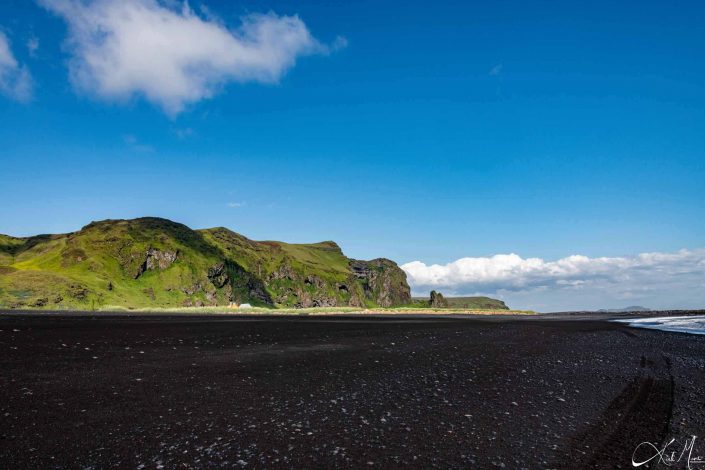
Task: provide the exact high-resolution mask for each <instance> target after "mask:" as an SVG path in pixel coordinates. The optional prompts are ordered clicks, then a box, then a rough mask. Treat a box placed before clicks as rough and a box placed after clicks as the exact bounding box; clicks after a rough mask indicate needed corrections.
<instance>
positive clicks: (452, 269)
mask: <svg viewBox="0 0 705 470" xmlns="http://www.w3.org/2000/svg"><path fill="white" fill-rule="evenodd" d="M402 269H404V271H406V273H407V276H408V278H409V283H410V284H411V286H412V289H413V290H414V292H417V293H419V294H420V293H424V292H427V291H428V290H429V289H437V290H441V291H443V292H447V293H448V294H452V295H474V294H485V295H499V296H500V297H502V296H503V297H505V298H514V299H520V298H525V299H528V298H531V299H532V300H531V301H530V302H531V303H532V305H529V307H535V306H536V305H537V304H536V302H537V301H538V300H537V299H539V298H540V297H542V298H543V300H542V305H543V306H542V309H547V308H548V309H576V308H599V307H611V306H614V305H604V302H621V301H625V302H627V301H629V302H630V303H634V302H639V301H644V302H646V303H648V302H651V303H652V305H647V307H648V306H653V307H657V308H665V307H667V306H692V307H697V306H700V307H705V304H703V305H700V304H698V302H702V299H703V298H704V297H705V295H703V292H704V291H705V249H699V250H681V251H678V252H675V253H642V254H640V255H637V256H630V257H614V258H604V257H603V258H589V257H587V256H581V255H573V256H568V257H567V258H562V259H559V260H557V261H545V260H543V259H540V258H522V257H520V256H518V255H516V254H508V255H505V254H502V255H495V256H491V257H485V258H461V259H458V260H456V261H453V262H452V263H448V264H444V265H438V264H434V265H430V266H429V265H426V264H424V263H422V262H420V261H413V262H411V263H406V264H404V265H403V266H402ZM538 293H540V296H539V295H533V294H538ZM571 298H572V299H575V300H574V301H573V302H572V303H571V301H570V299H571ZM578 299H579V300H580V302H582V304H579V302H578ZM659 299H660V300H659ZM661 301H665V302H666V303H660V302H661ZM669 301H670V302H671V303H670V304H669V303H667V302H669ZM654 302H657V303H658V305H656V304H654ZM617 306H619V305H617Z"/></svg>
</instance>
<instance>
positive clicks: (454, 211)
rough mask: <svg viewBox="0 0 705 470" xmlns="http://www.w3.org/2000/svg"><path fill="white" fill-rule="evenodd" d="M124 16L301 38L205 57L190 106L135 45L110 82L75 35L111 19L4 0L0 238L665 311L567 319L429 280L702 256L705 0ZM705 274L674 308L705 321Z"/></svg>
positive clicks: (242, 8) (475, 285) (600, 298)
mask: <svg viewBox="0 0 705 470" xmlns="http://www.w3.org/2000/svg"><path fill="white" fill-rule="evenodd" d="M132 3H134V4H135V5H138V6H141V7H143V8H142V10H140V11H143V10H144V11H147V12H152V13H155V12H156V13H155V14H161V15H162V16H163V15H167V16H165V18H166V17H169V18H171V17H170V16H168V15H174V18H184V17H189V18H191V19H194V18H196V19H197V21H200V22H201V23H203V24H205V25H206V26H207V27H208V28H210V29H209V30H208V31H210V30H213V31H215V30H216V29H217V30H218V31H221V32H222V31H225V32H226V33H228V32H230V33H232V36H233V37H235V38H236V39H234V40H233V39H232V38H229V37H223V38H222V40H223V44H224V48H225V49H224V50H226V49H228V47H230V48H232V47H231V46H233V45H237V43H236V42H233V41H237V40H238V39H237V38H238V37H241V36H242V35H243V34H244V33H243V30H242V29H239V28H240V27H241V21H242V18H243V16H246V15H252V14H258V13H259V14H265V16H261V15H260V16H254V17H253V16H249V17H247V16H246V18H250V20H251V21H253V22H255V23H257V24H263V23H266V25H267V26H271V25H274V26H276V25H278V24H280V23H281V21H283V20H282V19H283V18H287V17H293V16H294V15H298V21H299V22H300V23H296V24H293V25H289V27H290V29H289V30H287V31H290V32H292V34H293V33H296V34H298V35H297V36H295V37H294V36H292V37H294V39H292V40H291V41H289V42H284V41H278V40H277V39H274V40H272V41H271V43H267V44H265V45H264V46H263V49H257V51H256V52H261V51H265V52H266V53H267V54H270V52H271V57H274V58H273V59H271V60H272V62H269V63H267V64H266V65H265V66H261V65H257V64H254V63H253V64H254V65H253V64H250V65H247V60H245V65H242V63H243V62H242V60H243V59H242V57H243V56H238V55H234V56H233V60H234V62H233V63H230V62H228V63H221V62H218V61H216V59H214V58H212V57H208V56H207V54H206V53H209V51H210V49H208V48H207V47H211V46H204V47H205V49H203V51H205V52H203V53H204V54H206V56H205V57H204V56H198V57H197V59H198V60H196V59H193V58H191V59H192V60H193V61H194V62H193V63H191V64H190V66H193V67H202V68H203V70H206V69H207V72H202V73H201V72H199V75H198V77H197V79H196V78H193V76H192V77H191V79H193V80H197V81H196V83H197V85H198V86H200V87H201V88H202V89H199V91H198V93H197V94H196V96H195V97H194V96H190V97H184V96H182V95H179V93H185V92H183V91H179V89H178V86H177V85H178V84H174V83H173V81H174V76H173V75H167V74H166V72H165V70H167V69H166V68H165V66H164V64H162V63H161V62H160V63H156V62H155V61H153V60H151V61H150V60H137V59H138V57H137V56H138V55H139V54H141V53H142V52H143V51H141V50H139V48H138V50H136V52H134V53H132V52H130V51H128V53H129V54H128V57H129V60H130V61H129V63H122V64H121V65H117V66H115V67H117V68H116V69H115V70H113V69H109V70H108V72H109V74H108V76H107V77H106V76H100V75H98V74H97V72H96V71H95V70H94V69H90V67H87V66H86V64H90V60H91V56H90V53H92V52H93V53H94V52H96V51H97V52H98V55H99V56H100V54H103V53H105V50H103V49H100V48H98V49H94V48H95V44H91V40H93V39H92V38H91V37H88V36H89V35H87V34H86V31H87V28H89V27H88V26H86V25H85V24H77V20H76V19H75V18H77V17H78V16H80V15H83V16H81V18H83V19H84V20H85V22H86V23H87V22H90V21H95V22H101V21H103V22H104V21H108V20H106V19H105V16H106V15H105V12H106V11H109V4H111V2H109V1H107V0H101V1H98V2H88V3H75V2H71V1H68V0H42V1H40V2H36V3H35V2H29V1H28V2H0V32H2V34H3V36H4V38H5V42H6V43H7V45H8V49H9V51H10V53H11V54H12V58H13V59H14V63H9V62H8V61H7V60H6V61H5V66H4V67H5V68H4V69H3V65H2V64H3V61H2V54H1V50H0V90H2V91H3V92H4V96H2V97H0V122H2V126H0V166H1V168H0V198H1V200H2V201H3V204H2V205H0V233H8V234H12V235H30V234H36V233H45V232H66V231H72V230H75V229H77V228H79V227H81V226H83V225H85V224H86V223H88V222H89V221H91V220H98V219H105V218H129V217H137V216H144V215H155V216H162V217H167V218H171V219H173V220H177V221H180V222H183V223H185V224H187V225H189V226H191V227H195V228H200V227H211V226H220V225H223V226H227V227H229V228H231V229H233V230H235V231H238V232H241V233H243V234H245V235H247V236H249V237H251V238H254V239H279V240H286V241H291V242H307V241H317V240H325V239H332V240H336V241H337V242H338V243H339V244H340V245H341V246H342V247H343V249H344V251H345V252H346V254H348V255H349V256H352V257H357V258H373V257H378V256H384V257H388V258H391V259H394V260H396V261H398V262H399V263H407V262H412V261H420V262H421V263H423V265H424V267H422V268H419V269H420V270H421V271H423V272H416V274H418V275H419V277H420V278H424V279H426V281H424V283H421V282H419V283H418V284H417V286H416V287H417V288H418V290H419V291H420V290H422V289H423V290H425V289H426V288H427V287H430V286H440V287H443V288H444V289H445V290H446V291H452V292H454V293H458V294H467V293H489V294H495V295H497V294H498V293H499V294H501V295H503V296H504V297H505V298H508V299H513V300H515V301H518V302H520V303H523V304H522V305H517V306H522V307H523V306H529V307H537V306H539V307H540V308H543V309H560V308H577V307H580V306H583V305H585V306H586V308H588V307H592V306H600V305H601V303H603V302H607V303H610V305H606V306H607V307H611V306H614V305H612V304H614V303H617V304H619V303H624V302H631V301H634V302H638V301H641V300H644V301H646V302H648V301H651V302H652V303H657V301H656V299H658V298H661V296H662V294H663V292H660V293H658V295H657V293H656V292H654V291H652V292H651V293H650V294H649V295H651V297H649V295H647V294H644V293H641V294H639V293H636V294H634V292H633V289H632V290H631V291H630V293H629V294H628V295H626V297H620V296H619V295H621V294H619V295H618V294H617V293H615V294H614V297H610V296H606V297H605V295H603V294H604V291H603V290H595V289H597V288H595V289H593V290H592V291H590V292H592V293H591V294H590V295H587V294H585V296H584V298H583V297H580V298H581V300H580V305H576V302H574V301H572V300H570V299H571V298H576V297H575V296H576V293H575V291H570V292H568V291H566V290H565V288H563V287H558V285H557V284H555V283H553V282H554V281H555V279H554V280H553V281H551V282H548V283H546V284H545V285H544V284H541V282H544V281H543V280H541V282H539V288H540V289H548V290H549V291H550V292H549V293H548V294H547V293H545V290H544V291H541V290H539V291H537V290H536V286H535V285H534V284H531V283H530V285H529V284H521V285H520V286H518V287H517V286H516V285H495V284H491V285H489V284H483V283H482V282H476V281H477V280H476V279H475V278H472V277H471V278H470V279H469V280H467V279H466V280H465V281H462V282H461V281H459V280H457V279H456V278H457V276H456V277H453V274H452V273H451V274H447V275H444V276H441V277H440V278H439V277H436V278H433V279H435V280H434V281H433V282H435V284H434V283H431V281H430V280H428V279H429V278H428V276H426V277H423V276H424V275H426V274H428V272H427V271H424V270H428V268H429V267H430V266H431V265H433V264H438V265H441V266H446V265H447V263H452V262H454V261H455V260H457V259H460V258H465V257H469V258H472V259H490V260H492V259H494V258H492V257H493V256H495V255H498V254H510V253H516V254H517V255H519V256H520V257H521V258H522V259H524V260H525V259H529V258H541V259H543V260H546V262H549V261H555V260H559V259H564V258H566V257H568V256H570V255H576V254H579V255H585V256H587V257H589V258H590V259H594V258H599V257H610V258H616V257H627V258H629V259H632V258H633V257H635V256H638V255H639V254H641V253H646V252H662V253H676V252H677V251H678V250H681V249H687V250H695V251H692V252H693V253H699V252H698V251H697V250H698V249H699V248H703V247H705V242H704V241H703V234H705V184H703V181H705V154H704V152H705V86H704V84H705V61H704V60H703V58H704V57H705V28H703V24H705V4H703V3H702V2H683V3H680V4H679V5H678V7H677V8H675V7H673V6H671V5H669V4H668V3H667V2H648V1H646V2H644V1H642V2H600V1H591V2H509V1H498V2H442V1H438V2H432V3H429V2H416V1H405V2H371V1H370V2H349V1H328V2H320V1H299V2H284V1H281V2H279V1H271V2H218V1H215V0H207V1H205V2H203V3H200V2H190V4H189V7H190V12H185V11H184V9H183V6H182V5H181V4H180V2H162V3H156V1H151V0H139V1H138V0H132ZM529 3H531V5H529ZM76 8H78V9H80V11H78V13H77V11H76V10H75V9H76ZM101 8H102V9H101ZM71 9H74V10H71ZM79 13H80V15H79ZM155 17H156V16H155ZM71 18H73V19H71ZM149 18H152V17H151V16H149V17H147V16H145V21H146V22H147V23H145V24H147V25H148V26H147V28H151V27H152V26H151V25H149V23H148V20H149ZM252 18H254V19H252ZM72 21H73V23H72ZM116 21H118V20H116ZM106 25H107V26H106ZM99 26H101V27H102V28H104V29H105V28H112V27H115V28H118V27H122V25H119V24H118V25H117V26H116V24H115V23H101V24H100V25H99ZM159 27H160V26H159V25H156V24H155V25H154V28H155V30H156V28H159ZM81 28H83V29H81ZM116 30H117V29H116ZM120 31H122V32H123V33H124V34H127V33H125V30H124V29H121V30H120ZM160 31H161V30H160ZM165 31H166V29H165ZM88 32H90V30H88ZM304 32H305V33H306V34H308V36H306V35H305V34H304ZM277 34H278V33H277ZM302 34H303V35H302ZM221 36H222V35H221ZM181 37H184V36H183V35H181ZM218 37H220V36H218ZM196 39H198V38H194V40H196ZM190 44H191V43H186V44H185V45H182V46H183V47H190ZM292 44H294V45H292ZM182 46H179V45H177V44H175V43H170V42H169V41H167V42H166V43H165V45H164V47H165V50H164V54H165V55H162V54H160V55H159V58H160V59H161V58H162V57H166V58H167V59H168V58H169V57H172V56H170V55H169V54H174V55H173V57H175V58H174V59H173V60H174V61H175V62H166V65H173V63H179V62H178V60H181V59H183V57H182V56H181V55H179V54H180V52H179V51H175V50H173V49H174V48H176V47H182ZM226 46H227V47H226ZM170 48H171V49H170ZM145 49H146V48H145ZM228 50H229V49H228ZM282 50H284V52H281V51H282ZM280 52H281V53H280ZM198 53H200V52H198ZM130 54H131V55H130ZM145 54H146V53H145ZM225 55H226V56H227V54H225ZM146 57H147V58H148V59H149V56H148V55H147V56H146ZM189 57H190V56H189ZM180 58H181V59H180ZM287 58H288V59H290V60H288V61H287ZM133 59H134V60H133ZM165 60H166V59H165ZM238 61H239V62H238ZM8 64H9V65H8ZM111 64H112V63H111ZM135 64H137V65H135ZM113 65H114V64H113ZM111 66H112V65H111ZM138 66H139V67H141V68H139V70H138V69H137V68H136V67H138ZM121 67H122V68H121ZM248 67H249V68H248ZM3 70H4V72H3ZM87 70H88V71H87ZM3 73H4V75H3ZM23 74H24V75H23ZM130 74H132V75H130ZM86 75H88V76H87V77H86ZM203 76H205V77H206V78H205V79H203ZM3 77H4V78H3ZM115 77H118V78H120V77H123V78H124V77H126V78H125V80H126V81H125V82H124V83H119V84H117V85H116V84H115V82H114V80H117V79H118V78H115ZM145 77H146V79H145ZM3 80H4V82H3ZM198 80H206V83H205V84H204V83H203V82H202V81H198ZM3 83H4V86H2V84H3ZM187 84H188V85H191V84H192V83H191V82H188V83H187ZM20 85H22V86H20ZM116 86H118V87H120V88H119V90H120V91H119V92H116V91H115V89H116V88H115V87H116ZM111 87H112V88H111ZM27 88H29V91H27ZM193 89H194V88H193V87H191V88H189V90H191V91H193ZM150 94H151V95H150ZM699 256H700V255H695V257H694V258H693V257H691V258H688V259H687V260H686V262H685V263H686V264H688V263H690V264H688V266H689V267H690V268H691V271H689V273H690V274H692V279H691V280H690V281H689V282H688V283H687V285H686V284H680V283H676V284H674V285H675V286H676V288H677V287H678V286H682V292H680V291H678V293H677V295H676V296H677V297H678V298H677V299H673V300H671V302H672V303H678V305H679V306H686V307H688V306H691V307H692V306H703V305H705V296H704V295H703V294H700V293H693V292H692V291H694V290H697V289H700V290H701V291H705V289H703V287H705V277H704V276H703V275H702V273H701V271H698V270H699V269H701V267H702V266H705V264H704V263H703V262H702V259H701V258H700V257H699ZM493 266H494V265H493ZM502 266H504V265H502ZM446 267H447V266H446ZM512 269H515V268H512ZM516 269H519V270H521V269H522V268H516ZM640 269H641V268H640ZM674 269H675V268H674ZM678 269H682V265H681V264H678ZM693 269H694V270H695V271H692V270H693ZM703 270H705V268H703ZM512 272H515V271H512ZM661 272H663V270H661ZM585 276H586V278H585V280H589V279H588V277H587V276H588V275H587V274H586V275H585ZM461 277H462V276H461ZM633 278H634V277H633V276H632V277H630V279H633ZM463 279H465V278H463ZM541 279H543V278H541ZM561 279H563V278H561ZM571 279H572V280H575V279H573V278H571ZM564 280H565V279H564ZM572 280H571V282H572ZM416 287H415V288H416ZM573 287H575V286H573ZM575 288H577V287H575ZM507 289H508V290H507ZM676 290H678V289H676ZM652 294H653V295H652ZM581 295H582V294H581ZM522 296H523V297H522ZM571 296H572V297H571ZM539 297H541V298H544V299H546V298H549V299H553V300H547V301H545V302H543V301H539V300H537V299H539ZM598 304H599V305H598ZM617 306H620V305H617Z"/></svg>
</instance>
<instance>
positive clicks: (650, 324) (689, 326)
mask: <svg viewBox="0 0 705 470" xmlns="http://www.w3.org/2000/svg"><path fill="white" fill-rule="evenodd" d="M615 321H617V322H620V323H628V324H629V326H633V327H635V328H648V329H651V330H661V331H673V332H677V333H690V334H693V335H705V315H691V316H687V317H656V318H636V319H629V320H615Z"/></svg>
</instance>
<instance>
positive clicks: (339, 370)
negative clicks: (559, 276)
mask: <svg viewBox="0 0 705 470" xmlns="http://www.w3.org/2000/svg"><path fill="white" fill-rule="evenodd" d="M598 318H599V317H598ZM0 330H1V331H0V351H1V352H2V353H1V354H0V363H1V368H0V374H1V376H0V398H1V403H0V462H2V467H3V468H13V469H14V468H28V467H31V468H53V467H71V468H104V467H128V468H129V467H132V468H193V467H198V468H203V467H222V466H236V467H237V466H245V465H247V466H248V467H250V466H251V467H256V468H263V467H277V468H281V467H297V468H322V467H360V466H366V465H371V466H378V467H401V466H411V467H414V468H428V467H444V468H445V467H468V466H475V467H492V466H493V465H494V466H498V467H507V468H540V467H554V468H596V467H597V468H618V467H622V468H630V467H631V458H632V452H633V450H634V449H635V447H636V446H637V444H639V443H640V442H642V441H650V442H654V443H660V442H664V440H665V439H667V438H668V439H669V440H670V438H671V437H673V438H676V439H683V438H684V437H686V436H688V435H691V434H692V435H702V434H703V433H704V432H705V426H704V424H705V415H704V414H703V412H704V410H705V408H704V407H703V403H704V401H705V397H704V396H703V391H704V390H705V387H704V386H705V336H695V335H685V334H678V333H664V332H658V331H649V330H641V329H633V328H629V327H627V326H623V325H620V324H615V323H609V322H606V321H603V320H599V319H597V320H586V319H584V317H583V318H570V317H567V316H564V317H552V318H541V319H528V318H511V317H510V318H507V317H502V318H499V317H491V318H487V317H482V318H473V319H466V318H439V317H433V318H430V317H416V318H413V319H411V318H399V317H385V318H378V317H361V316H355V317H350V316H348V317H340V316H335V317H267V318H263V317H254V318H253V317H245V318H242V317H239V318H238V317H217V316H211V317H193V316H189V317H185V316H154V315H152V316H150V315H144V316H101V317H90V316H56V315H44V316H17V315H2V316H0ZM698 444H699V441H698V443H697V444H696V447H697V446H698ZM701 447H703V449H702V450H703V451H704V452H702V453H701V455H702V454H705V444H704V445H703V446H701ZM694 454H695V453H694ZM642 468H643V467H642Z"/></svg>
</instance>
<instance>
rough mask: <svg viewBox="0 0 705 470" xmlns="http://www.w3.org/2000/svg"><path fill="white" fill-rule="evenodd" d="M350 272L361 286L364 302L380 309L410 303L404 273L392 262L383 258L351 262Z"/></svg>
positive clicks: (409, 294)
mask: <svg viewBox="0 0 705 470" xmlns="http://www.w3.org/2000/svg"><path fill="white" fill-rule="evenodd" d="M350 270H351V271H352V273H353V276H354V278H355V279H356V280H357V281H358V282H359V283H361V284H362V288H363V293H364V296H365V299H366V300H368V301H371V302H373V303H375V304H377V305H379V306H380V307H392V306H394V305H405V304H408V303H409V302H410V301H411V293H410V289H409V284H408V283H407V282H406V273H404V271H402V270H401V268H400V267H399V266H397V264H396V263H395V262H394V261H391V260H388V259H384V258H378V259H374V260H372V261H360V260H351V261H350Z"/></svg>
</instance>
